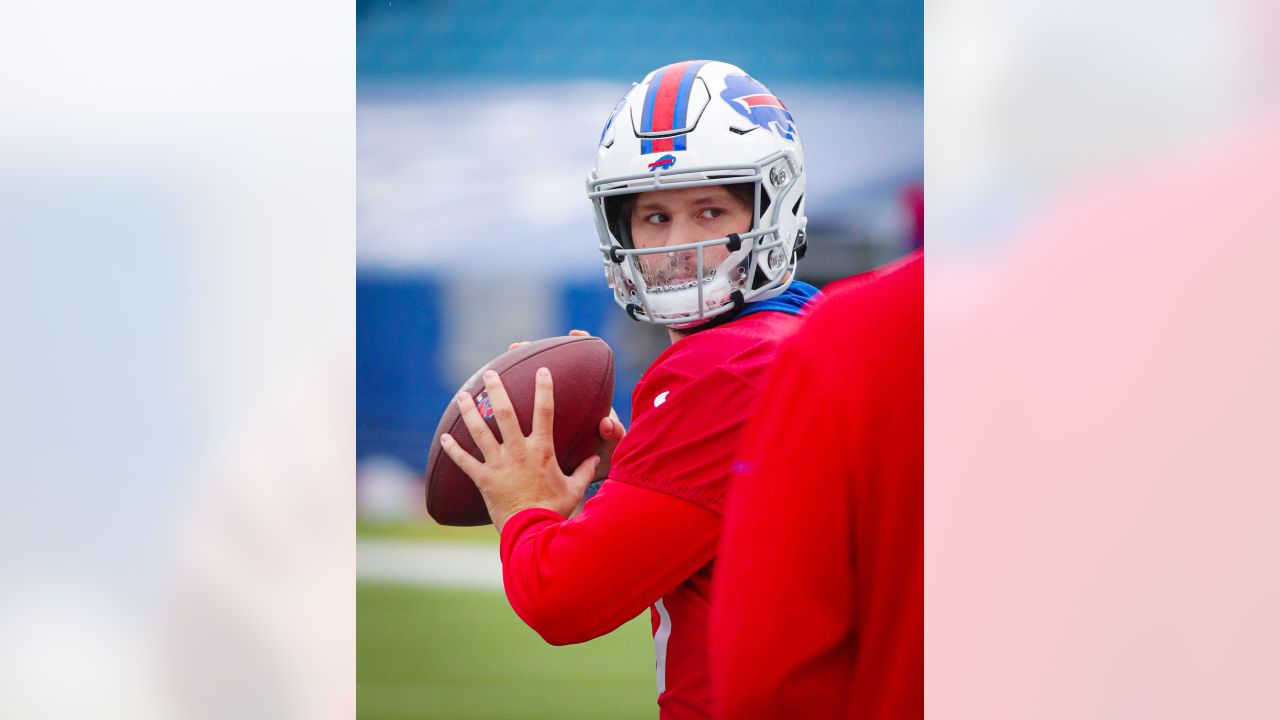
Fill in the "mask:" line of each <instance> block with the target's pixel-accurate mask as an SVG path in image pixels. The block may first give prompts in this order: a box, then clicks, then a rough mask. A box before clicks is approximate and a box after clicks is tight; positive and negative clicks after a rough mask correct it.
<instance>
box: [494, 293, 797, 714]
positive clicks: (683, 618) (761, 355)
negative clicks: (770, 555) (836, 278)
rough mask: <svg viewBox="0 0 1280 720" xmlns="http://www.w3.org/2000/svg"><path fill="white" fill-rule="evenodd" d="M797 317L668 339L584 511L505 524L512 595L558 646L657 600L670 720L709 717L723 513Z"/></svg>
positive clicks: (527, 515)
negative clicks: (749, 429) (738, 457)
mask: <svg viewBox="0 0 1280 720" xmlns="http://www.w3.org/2000/svg"><path fill="white" fill-rule="evenodd" d="M799 323H800V317H799V316H798V315H797V314H792V313H788V312H775V311H766V312H757V313H754V314H751V315H747V316H745V317H740V318H738V319H735V320H734V321H732V322H730V323H727V324H725V325H721V326H719V327H716V328H712V329H708V330H704V331H702V332H699V333H696V334H694V335H690V336H687V337H685V338H682V339H681V340H679V341H677V342H676V343H674V344H673V345H671V347H669V348H667V349H666V350H664V351H663V352H662V354H660V355H659V356H658V358H657V359H656V360H654V362H653V364H652V365H651V366H650V368H649V370H648V371H646V373H645V375H644V377H643V378H642V379H641V381H640V383H638V384H637V385H636V388H635V392H634V393H633V394H632V408H633V417H632V423H631V428H630V430H629V432H628V433H627V435H626V437H625V438H623V440H622V442H621V443H620V444H619V445H618V447H617V449H616V450H615V452H614V455H613V460H612V464H611V467H610V476H609V480H607V481H606V482H605V483H604V484H603V485H602V486H601V489H600V492H599V493H597V494H596V496H595V497H594V498H592V499H591V500H589V501H588V502H587V503H586V505H585V506H584V508H583V511H582V512H581V513H580V514H579V515H578V516H577V517H574V518H573V519H571V520H565V519H564V518H563V517H561V516H560V515H558V514H556V513H554V512H551V511H549V510H540V509H532V510H525V511H523V512H520V513H517V514H516V515H515V516H514V517H512V518H511V519H510V520H508V521H507V524H506V525H505V526H504V527H503V528H502V547H501V555H502V562H503V583H504V585H505V587H506V591H507V598H508V599H509V600H510V602H511V606H512V607H513V608H514V609H515V611H516V613H517V614H518V615H519V616H520V617H521V618H522V619H523V620H524V621H525V622H526V623H527V624H528V625H529V626H530V627H532V628H533V629H534V630H536V631H537V632H538V633H539V634H540V635H542V637H543V638H544V639H546V640H547V641H548V642H551V643H554V644H566V643H575V642H582V641H585V640H589V639H591V638H594V637H598V636H600V635H603V634H605V633H607V632H610V631H611V630H613V629H615V628H616V627H618V626H619V625H621V624H622V623H624V622H626V621H627V620H630V619H631V618H633V617H635V616H636V615H637V614H638V613H639V612H641V611H642V610H643V609H644V608H645V607H649V608H650V620H651V622H652V626H653V633H654V652H655V665H656V669H657V683H658V706H659V709H660V716H661V718H662V719H663V720H685V719H686V718H707V717H710V713H711V688H710V676H709V674H708V669H707V619H708V612H709V610H710V598H711V578H712V567H713V565H714V563H713V559H714V557H715V553H716V545H717V541H718V539H719V533H720V513H721V511H722V509H723V503H724V498H725V495H726V493H727V484H728V482H729V477H730V475H731V469H732V466H733V462H734V456H735V453H736V451H737V444H738V436H739V433H740V432H741V430H742V428H743V427H744V426H745V425H746V422H747V420H748V419H749V418H750V417H751V414H752V413H753V412H755V410H756V406H755V401H756V397H757V395H758V393H759V391H760V389H761V388H762V386H763V383H764V378H765V375H766V371H767V369H768V368H769V366H770V364H771V363H772V361H773V358H774V350H775V348H776V347H777V345H778V343H779V342H780V341H781V340H782V339H784V338H785V337H787V336H788V335H790V334H791V333H792V332H794V330H795V328H796V327H798V325H799Z"/></svg>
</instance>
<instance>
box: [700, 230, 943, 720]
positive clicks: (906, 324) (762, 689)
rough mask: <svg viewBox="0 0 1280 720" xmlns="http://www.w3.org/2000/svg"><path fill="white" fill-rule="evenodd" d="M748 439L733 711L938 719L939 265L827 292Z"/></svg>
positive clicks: (787, 352) (740, 470)
mask: <svg viewBox="0 0 1280 720" xmlns="http://www.w3.org/2000/svg"><path fill="white" fill-rule="evenodd" d="M825 292H826V294H827V299H826V300H824V301H823V302H821V303H820V304H819V305H818V306H817V308H816V309H815V310H814V311H813V313H812V315H811V317H810V318H809V319H808V320H807V321H806V323H805V325H804V326H803V328H802V329H801V330H800V332H798V333H797V334H796V335H794V336H792V337H791V338H790V339H789V340H788V341H787V342H786V343H785V344H784V345H783V347H782V349H781V351H780V353H779V358H778V362H777V370H776V371H775V372H774V373H773V374H772V376H771V378H770V381H769V384H768V386H767V389H766V390H765V394H764V396H763V398H762V403H761V405H760V411H759V412H758V413H757V414H756V415H755V419H754V420H753V421H752V423H751V424H749V425H748V427H747V429H746V430H745V431H744V432H743V436H742V440H743V441H742V444H741V452H740V459H739V461H738V463H737V464H736V465H735V468H734V470H735V477H734V479H733V483H732V485H731V487H732V490H731V492H730V494H729V498H728V502H727V507H726V511H725V519H724V526H723V531H722V535H721V540H720V552H719V556H718V560H717V563H716V581H715V585H714V592H713V595H712V611H711V630H710V632H711V636H710V641H709V642H710V661H711V676H712V690H713V696H714V707H715V709H716V717H718V718H726V719H728V718H733V719H735V720H736V719H741V718H784V717H786V718H797V717H803V718H810V717H824V718H836V717H841V718H919V717H923V716H924V260H923V257H922V255H921V254H920V252H916V253H914V254H913V255H911V256H910V257H909V258H907V259H906V260H905V261H903V262H902V263H900V264H898V265H895V266H891V267H889V268H886V269H884V270H881V271H878V272H874V273H867V274H864V275H859V276H855V277H853V278H849V279H847V280H843V281H840V282H838V283H836V284H834V285H831V286H828V288H827V289H826V291H825Z"/></svg>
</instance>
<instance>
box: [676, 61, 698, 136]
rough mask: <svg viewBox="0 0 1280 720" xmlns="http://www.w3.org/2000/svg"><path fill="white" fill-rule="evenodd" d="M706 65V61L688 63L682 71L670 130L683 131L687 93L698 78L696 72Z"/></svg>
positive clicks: (687, 104)
mask: <svg viewBox="0 0 1280 720" xmlns="http://www.w3.org/2000/svg"><path fill="white" fill-rule="evenodd" d="M706 64H707V61H706V60H699V61H698V62H695V63H690V64H689V67H686V68H685V69H684V77H682V78H680V89H679V90H677V91H676V121H675V122H674V123H672V124H671V127H672V128H675V129H677V130H681V129H684V124H685V116H686V114H687V113H688V110H689V91H690V90H691V89H693V79H694V78H695V77H697V76H698V71H699V70H701V69H702V66H703V65H706ZM679 139H680V140H683V139H684V136H683V135H682V136H680V138H679ZM681 149H683V148H681Z"/></svg>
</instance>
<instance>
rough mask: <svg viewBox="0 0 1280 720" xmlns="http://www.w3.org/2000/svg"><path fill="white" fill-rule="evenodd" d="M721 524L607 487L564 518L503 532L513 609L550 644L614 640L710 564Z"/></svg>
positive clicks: (530, 516) (672, 503)
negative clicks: (627, 624) (629, 623)
mask: <svg viewBox="0 0 1280 720" xmlns="http://www.w3.org/2000/svg"><path fill="white" fill-rule="evenodd" d="M719 536H720V517H719V515H717V514H716V513H713V512H711V511H710V510H707V509H706V508H703V507H701V506H699V505H697V504H695V503H691V502H687V501H684V500H680V499H679V498H676V497H673V496H671V495H667V494H665V493H661V492H654V491H652V490H646V489H643V488H639V487H634V486H630V485H625V484H622V483H617V482H612V481H606V482H605V483H604V484H603V485H602V486H601V487H600V491H599V492H598V493H596V495H595V497H593V498H591V499H590V500H588V501H587V503H586V505H585V506H584V507H583V509H582V512H581V513H579V514H578V515H577V516H576V517H574V518H573V519H570V520H565V519H564V518H563V517H562V516H561V515H559V514H557V513H555V512H553V511H551V510H545V509H541V508H534V509H530V510H525V511H522V512H520V513H517V514H516V515H515V516H513V517H512V518H511V519H510V520H508V521H507V524H506V525H504V526H503V528H502V545H501V557H502V578H503V585H504V586H505V588H506V592H507V599H508V600H509V601H510V602H511V607H512V608H513V609H514V610H515V612H516V614H517V615H519V616H520V618H521V619H522V620H524V622H525V623H526V624H527V625H529V627H531V628H533V629H534V631H536V632H537V633H538V634H539V635H541V636H542V638H543V639H544V640H546V641H547V642H549V643H551V644H552V645H568V644H572V643H579V642H585V641H587V640H591V639H592V638H596V637H599V636H601V635H605V634H607V633H609V632H612V631H613V630H614V629H616V628H617V627H618V626H619V625H621V624H623V623H625V622H626V621H628V620H630V619H632V618H634V617H636V616H637V615H639V614H640V613H641V612H642V611H644V609H645V608H647V607H649V606H650V605H651V604H653V603H654V602H655V601H656V600H657V599H658V598H660V597H661V596H662V595H663V594H664V593H666V592H668V591H670V590H671V589H672V588H674V587H676V586H677V585H679V584H680V583H681V582H682V581H684V580H685V579H686V578H688V577H689V576H690V575H692V574H693V573H694V572H696V571H697V570H698V569H699V568H701V567H702V566H704V565H706V564H707V563H708V562H710V560H711V558H712V557H713V556H714V555H715V551H716V543H717V541H718V540H719Z"/></svg>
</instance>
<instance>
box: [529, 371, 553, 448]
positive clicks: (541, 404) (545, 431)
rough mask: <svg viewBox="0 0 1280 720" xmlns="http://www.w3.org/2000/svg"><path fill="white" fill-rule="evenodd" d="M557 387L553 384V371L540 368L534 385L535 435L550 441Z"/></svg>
mask: <svg viewBox="0 0 1280 720" xmlns="http://www.w3.org/2000/svg"><path fill="white" fill-rule="evenodd" d="M554 390H555V388H554V387H553V386H552V384H551V371H550V370H548V369H546V368H538V374H537V375H536V376H535V377H534V386H533V435H532V436H531V437H536V438H540V439H543V440H547V441H548V442H550V440H551V428H552V425H553V424H554V420H555V416H556V400H555V392H554Z"/></svg>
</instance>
